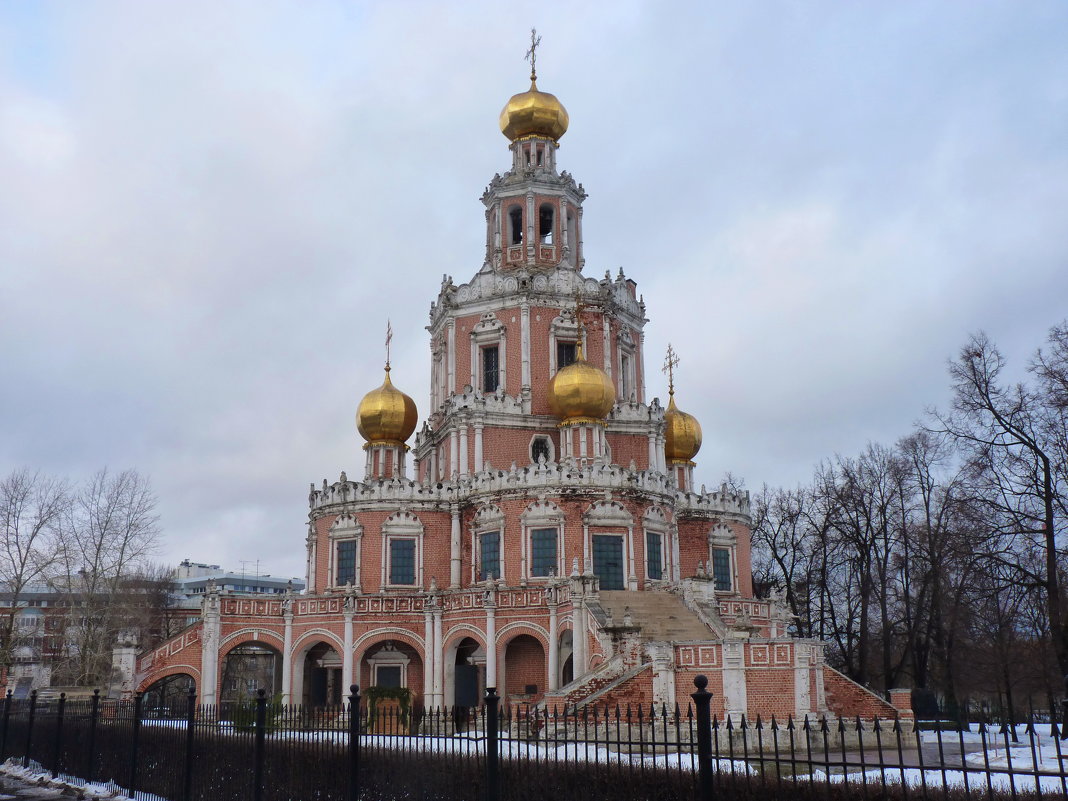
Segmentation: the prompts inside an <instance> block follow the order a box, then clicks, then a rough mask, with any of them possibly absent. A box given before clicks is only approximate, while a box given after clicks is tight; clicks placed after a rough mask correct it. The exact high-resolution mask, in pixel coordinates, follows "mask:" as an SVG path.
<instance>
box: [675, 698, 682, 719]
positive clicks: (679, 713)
mask: <svg viewBox="0 0 1068 801" xmlns="http://www.w3.org/2000/svg"><path fill="white" fill-rule="evenodd" d="M675 720H682V710H681V709H679V702H678V701H676V702H675Z"/></svg>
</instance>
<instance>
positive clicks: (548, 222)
mask: <svg viewBox="0 0 1068 801" xmlns="http://www.w3.org/2000/svg"><path fill="white" fill-rule="evenodd" d="M538 237H539V238H540V239H541V243H542V244H543V245H551V244H552V243H553V207H552V206H551V205H550V204H549V203H543V204H542V205H541V207H540V208H539V209H538Z"/></svg>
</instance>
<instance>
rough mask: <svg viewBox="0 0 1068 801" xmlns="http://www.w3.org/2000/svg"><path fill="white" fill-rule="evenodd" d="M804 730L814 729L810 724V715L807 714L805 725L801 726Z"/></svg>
mask: <svg viewBox="0 0 1068 801" xmlns="http://www.w3.org/2000/svg"><path fill="white" fill-rule="evenodd" d="M801 729H802V731H812V726H810V725H809V722H808V715H807V714H806V715H805V725H804V726H802V727H801Z"/></svg>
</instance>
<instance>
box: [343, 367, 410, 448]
mask: <svg viewBox="0 0 1068 801" xmlns="http://www.w3.org/2000/svg"><path fill="white" fill-rule="evenodd" d="M418 420H419V412H418V411H417V410H416V408H415V401H413V400H412V399H411V398H410V397H408V396H407V395H405V394H404V393H403V392H401V391H400V390H399V389H397V388H396V387H395V386H393V382H392V381H390V380H389V363H388V362H387V363H386V378H385V380H384V381H383V382H382V386H380V387H379V388H378V389H373V390H371V391H370V392H368V393H367V394H366V395H364V396H363V400H362V401H360V408H359V409H358V410H357V412H356V428H357V429H358V430H359V432H360V436H362V437H363V438H364V439H365V440H367V444H368V445H399V446H404V441H405V440H406V439H408V437H410V436H411V435H412V432H413V431H415V426H416V423H417V422H418Z"/></svg>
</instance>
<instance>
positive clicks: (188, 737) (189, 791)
mask: <svg viewBox="0 0 1068 801" xmlns="http://www.w3.org/2000/svg"><path fill="white" fill-rule="evenodd" d="M196 719H197V691H196V689H195V688H193V687H190V688H189V706H187V707H186V711H185V773H184V774H183V776H182V801H190V799H191V798H192V795H193V730H194V725H195V724H196Z"/></svg>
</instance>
